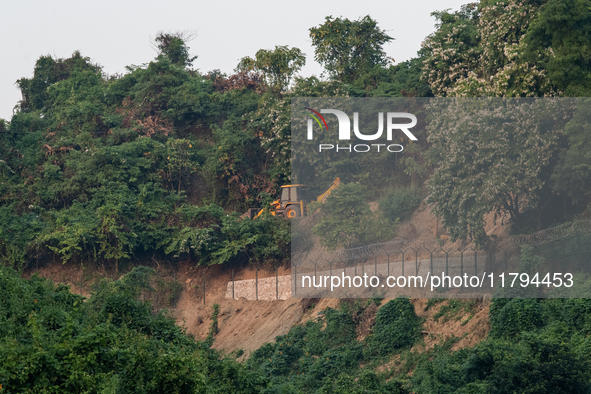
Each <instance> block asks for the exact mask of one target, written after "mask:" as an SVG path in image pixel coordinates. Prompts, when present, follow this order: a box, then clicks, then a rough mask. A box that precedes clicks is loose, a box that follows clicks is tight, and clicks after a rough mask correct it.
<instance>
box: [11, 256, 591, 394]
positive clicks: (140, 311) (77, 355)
mask: <svg viewBox="0 0 591 394" xmlns="http://www.w3.org/2000/svg"><path fill="white" fill-rule="evenodd" d="M150 273H151V269H149V268H144V267H138V268H136V269H134V270H133V271H132V272H130V273H129V274H127V275H125V276H123V277H122V278H121V279H120V280H118V281H111V280H103V281H102V282H100V283H99V284H98V285H97V286H96V287H95V289H94V291H93V294H92V297H90V298H89V299H87V300H84V299H83V297H81V296H78V295H75V294H72V293H71V292H70V291H69V289H68V288H67V287H66V286H63V285H55V284H53V283H52V282H50V281H49V280H47V279H42V278H39V277H38V276H36V275H34V276H33V277H32V278H31V279H23V278H21V277H20V276H19V274H18V273H17V271H15V270H13V269H12V268H0V297H1V299H2V300H3V302H2V308H1V309H0V323H1V324H0V359H1V360H2V362H1V363H0V385H1V386H0V388H1V389H2V390H3V391H2V392H3V393H4V392H5V393H36V392H39V393H41V392H60V393H81V392H84V393H165V392H166V393H169V392H172V393H204V392H207V393H224V392H232V393H260V392H265V393H282V392H292V393H374V394H378V393H411V392H412V393H421V394H422V393H452V392H461V393H473V392H486V393H488V392H520V393H550V392H562V393H586V392H590V391H591V364H590V363H589V358H588V353H589V333H590V332H591V331H590V330H591V302H590V301H589V299H544V300H542V299H495V300H493V303H492V305H491V308H490V325H491V331H490V333H489V335H488V337H487V338H486V339H485V340H484V341H482V342H480V343H479V344H477V345H476V346H475V347H473V348H464V349H462V350H458V351H455V352H450V350H449V349H450V346H451V345H452V344H453V343H454V341H455V340H457V339H458V338H453V337H452V338H451V339H450V340H449V341H446V342H442V343H441V344H440V345H438V346H435V348H433V349H432V350H430V351H425V352H418V351H413V352H411V351H410V348H411V347H412V346H413V345H416V344H420V343H421V341H422V339H421V338H422V336H421V327H422V321H421V319H419V318H418V317H417V315H416V313H415V310H414V306H413V304H411V303H410V301H409V300H408V299H406V298H398V299H394V300H391V301H389V302H388V303H386V304H385V305H383V306H381V307H380V308H379V309H378V311H377V314H376V315H375V324H374V325H373V326H372V327H371V331H370V333H369V335H366V336H365V338H364V339H362V340H358V339H357V338H358V330H359V327H360V326H359V324H360V322H361V320H362V317H363V316H364V314H367V313H372V311H373V313H375V305H374V300H355V301H351V300H350V301H348V302H343V303H341V306H340V308H339V309H331V308H327V309H325V310H324V312H323V314H322V315H321V316H320V317H319V318H317V319H315V320H310V321H308V322H307V323H306V324H304V325H296V326H294V327H292V328H291V330H290V331H289V333H288V334H286V335H283V336H279V337H277V338H276V340H275V342H273V343H268V344H266V345H264V346H262V347H261V348H259V349H258V350H256V351H255V352H254V353H252V355H251V356H250V357H249V358H248V359H247V360H246V362H245V363H238V362H236V361H235V360H234V359H232V358H229V357H224V356H222V355H221V354H219V353H218V352H217V351H214V350H212V349H210V346H211V343H212V341H213V338H214V337H215V334H216V333H217V330H218V327H217V325H218V322H217V314H218V313H219V307H218V306H217V305H214V308H213V312H212V323H211V327H210V333H209V335H208V337H207V338H206V340H205V341H204V342H198V341H196V340H194V339H193V338H192V337H191V336H188V335H187V334H186V333H185V331H184V330H183V329H182V328H180V327H178V326H177V325H176V324H175V322H174V320H173V319H171V318H170V317H168V316H167V314H166V313H165V312H157V311H155V310H154V309H153V308H152V306H151V304H150V302H142V301H140V299H139V294H140V291H141V290H142V289H143V285H142V283H147V281H146V280H145V277H146V276H149V275H150ZM435 304H436V303H435V302H430V303H429V305H430V307H434V305H435ZM473 304H474V302H473V301H472V302H470V301H468V302H463V303H462V302H455V303H453V302H452V303H450V304H448V305H449V307H448V308H444V307H446V306H447V305H446V304H444V305H443V306H442V307H441V310H440V312H441V313H439V315H444V314H447V313H448V311H450V310H456V309H458V308H470V307H471V306H472V305H473ZM397 357H399V359H400V360H401V362H402V367H401V368H400V369H394V370H388V369H382V368H380V366H381V365H382V364H384V363H386V362H388V361H390V360H392V359H396V358H397ZM410 370H412V371H413V374H412V376H409V375H407V372H408V371H410Z"/></svg>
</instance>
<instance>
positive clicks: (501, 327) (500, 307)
mask: <svg viewBox="0 0 591 394" xmlns="http://www.w3.org/2000/svg"><path fill="white" fill-rule="evenodd" d="M545 322H546V320H545V317H544V308H543V306H542V305H541V304H540V302H538V300H537V299H532V298H515V299H495V300H494V301H493V304H492V306H491V308H490V324H491V331H490V334H491V335H492V336H494V337H504V338H506V337H511V336H515V335H517V334H519V333H521V332H523V331H531V330H535V329H537V328H539V327H542V326H543V325H544V324H545Z"/></svg>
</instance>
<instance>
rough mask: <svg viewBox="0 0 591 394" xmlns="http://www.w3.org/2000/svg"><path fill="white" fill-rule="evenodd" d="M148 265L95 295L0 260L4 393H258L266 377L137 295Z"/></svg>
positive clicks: (0, 354) (0, 375)
mask: <svg viewBox="0 0 591 394" xmlns="http://www.w3.org/2000/svg"><path fill="white" fill-rule="evenodd" d="M149 270H150V269H147V270H146V269H145V268H142V267H140V268H136V269H135V270H134V271H132V272H130V273H129V274H128V275H126V276H124V277H123V278H122V279H121V280H118V281H109V280H104V281H102V282H101V283H100V284H99V285H97V287H96V289H95V291H94V293H93V296H92V297H91V298H90V299H88V300H86V301H85V300H84V299H83V297H81V296H78V295H76V294H72V293H70V291H69V289H68V288H67V287H66V286H63V285H55V284H53V283H52V282H51V281H49V280H47V279H43V278H40V277H38V276H36V275H35V276H33V277H32V278H31V279H28V280H27V279H22V278H20V277H19V275H18V273H17V272H16V271H14V270H13V269H11V268H0V299H1V300H2V303H1V304H0V306H1V308H0V360H2V361H1V362H0V391H1V392H2V393H203V392H208V393H228V392H232V393H257V392H261V390H262V389H263V388H264V387H266V385H267V384H266V381H265V379H263V378H261V377H260V376H259V375H257V374H253V373H250V372H248V371H247V370H246V369H245V367H244V366H242V365H240V364H238V363H236V362H235V361H233V360H229V359H225V358H223V357H221V356H220V355H219V354H218V353H217V352H215V351H213V350H211V349H209V347H208V346H207V345H206V344H204V343H199V342H196V341H195V340H194V339H192V338H191V337H190V336H188V335H187V334H186V333H185V332H184V330H183V329H182V328H180V327H179V326H177V325H176V324H175V321H174V320H173V319H172V318H170V317H168V316H167V315H166V314H165V313H163V312H160V313H154V312H153V311H152V307H151V305H150V303H143V302H141V301H139V300H138V295H139V291H140V290H141V287H138V283H142V280H141V279H142V277H143V276H145V275H147V274H148V272H149Z"/></svg>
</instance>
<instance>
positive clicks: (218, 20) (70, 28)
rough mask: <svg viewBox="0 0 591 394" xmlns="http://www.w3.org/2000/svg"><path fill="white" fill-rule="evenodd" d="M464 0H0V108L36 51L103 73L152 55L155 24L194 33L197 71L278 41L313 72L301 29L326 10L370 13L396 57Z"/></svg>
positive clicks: (223, 66) (7, 109)
mask: <svg viewBox="0 0 591 394" xmlns="http://www.w3.org/2000/svg"><path fill="white" fill-rule="evenodd" d="M467 2H468V0H416V1H408V0H404V1H403V0H361V1H336V0H324V1H322V0H320V1H309V0H304V1H299V2H297V3H296V2H293V3H292V4H291V5H289V3H288V2H278V1H269V0H251V1H207V2H206V1H182V0H169V1H168V2H164V1H154V0H142V1H136V0H128V1H126V0H117V1H115V0H101V1H90V0H88V1H80V0H78V1H73V0H52V1H47V0H43V1H42V0H19V1H11V2H9V1H5V2H4V4H3V5H2V23H0V43H1V45H2V53H3V56H2V59H1V62H0V118H4V119H7V120H9V119H10V118H11V116H12V108H13V107H14V106H15V105H16V104H17V101H18V100H19V99H20V98H21V96H20V91H19V90H18V89H17V88H16V86H15V84H14V83H15V82H16V80H17V79H19V78H22V77H27V78H29V77H31V76H32V75H33V68H34V66H35V61H36V60H37V59H38V58H39V56H41V55H48V54H49V55H52V56H54V57H59V58H63V57H69V56H70V55H71V54H72V52H74V51H75V50H80V52H81V53H82V55H83V56H88V57H90V58H91V59H92V60H93V62H96V63H98V64H100V65H102V66H103V68H104V71H105V72H107V73H109V74H114V73H117V72H119V73H123V72H125V66H126V65H130V64H136V65H139V64H142V63H147V62H149V61H150V60H152V59H153V58H154V57H155V55H156V53H155V51H154V49H152V47H151V46H150V39H151V38H153V37H154V36H155V35H156V33H157V32H158V31H167V32H169V31H179V30H186V31H192V32H195V33H196V37H195V39H193V40H192V41H191V42H190V43H189V46H190V48H191V54H192V55H197V56H199V57H198V59H197V60H196V61H195V62H194V63H193V65H194V67H196V68H198V69H199V70H201V71H202V72H206V71H209V70H213V69H220V70H221V71H222V72H225V73H230V72H232V70H233V69H234V67H236V64H237V63H238V60H239V59H240V58H242V57H244V56H254V54H255V53H256V51H257V50H259V49H261V48H264V49H272V48H274V47H275V46H276V45H288V46H290V47H292V46H295V47H298V48H300V49H301V50H302V51H304V53H305V54H306V66H305V67H304V68H303V69H302V72H301V75H305V76H308V75H312V74H316V75H318V74H320V73H321V71H322V69H321V67H320V65H319V64H318V63H316V62H315V61H314V52H313V48H312V46H311V45H310V44H311V41H310V39H309V37H308V29H309V28H310V27H313V26H318V25H320V24H322V23H323V21H324V18H325V17H326V16H328V15H332V16H334V17H339V16H342V17H346V18H349V19H358V18H360V17H363V16H365V15H369V16H370V17H372V18H373V19H375V20H377V22H378V24H379V27H380V28H382V29H384V30H386V31H387V32H388V34H389V35H390V36H392V37H394V38H395V41H393V42H391V43H390V44H387V45H386V47H385V50H386V52H387V53H388V56H391V57H393V58H394V59H395V60H396V62H397V63H398V62H400V61H404V60H408V59H410V58H412V57H414V56H415V55H416V52H417V51H418V50H419V48H420V45H421V42H422V41H423V39H424V38H425V37H426V36H427V35H428V34H430V33H431V32H433V30H434V23H435V19H434V18H433V17H431V16H430V13H431V12H432V11H436V10H443V9H446V8H451V9H453V10H457V9H459V7H460V6H461V5H462V4H465V3H467Z"/></svg>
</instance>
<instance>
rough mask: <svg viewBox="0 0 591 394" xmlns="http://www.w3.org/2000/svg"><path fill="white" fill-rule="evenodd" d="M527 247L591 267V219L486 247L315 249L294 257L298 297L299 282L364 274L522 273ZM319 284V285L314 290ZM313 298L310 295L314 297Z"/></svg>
mask: <svg viewBox="0 0 591 394" xmlns="http://www.w3.org/2000/svg"><path fill="white" fill-rule="evenodd" d="M524 246H530V247H532V249H531V251H530V253H533V254H534V255H538V256H541V257H543V259H544V260H545V261H547V262H549V263H551V264H553V266H554V267H556V266H561V267H569V269H570V268H576V269H578V270H579V271H580V270H581V269H584V268H587V269H589V268H591V220H578V221H575V222H571V223H565V224H562V225H560V226H557V227H553V228H549V229H546V230H542V231H538V232H536V233H533V234H528V235H517V236H509V237H505V238H496V239H494V240H492V241H491V242H490V243H489V245H488V246H487V247H485V248H478V247H476V245H474V244H472V243H461V242H456V243H449V242H442V241H441V240H438V239H421V240H413V241H409V240H400V241H394V242H385V243H376V244H371V245H366V246H362V247H357V248H350V249H341V250H333V251H309V252H302V253H297V254H295V255H293V256H292V296H296V297H297V296H302V291H300V294H299V295H298V290H299V289H298V283H300V284H301V283H302V282H301V281H300V280H299V279H298V278H302V277H303V276H304V275H305V276H307V277H308V276H310V277H312V278H314V280H316V278H319V282H320V281H321V279H322V277H323V276H329V277H332V276H333V275H335V274H336V275H341V274H342V275H355V276H357V275H361V276H363V275H364V274H368V275H373V276H378V277H384V278H385V277H390V276H405V275H415V276H425V275H427V274H430V275H433V274H435V273H442V274H445V275H446V276H448V275H459V276H464V274H468V275H476V276H478V275H479V274H482V273H484V272H489V273H490V272H506V271H507V270H509V269H516V268H517V266H518V264H519V259H520V257H521V250H522V248H523V247H524ZM316 284H317V282H313V285H314V286H313V287H314V288H316V287H320V286H316ZM308 294H309V293H308Z"/></svg>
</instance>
